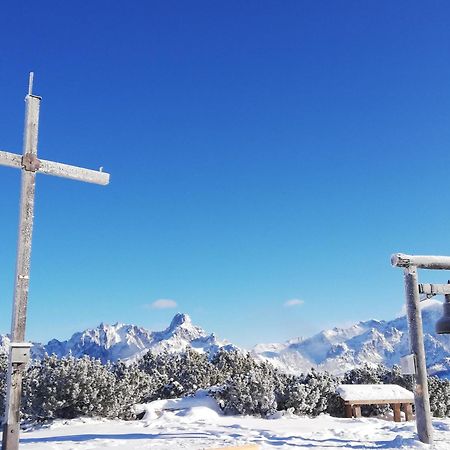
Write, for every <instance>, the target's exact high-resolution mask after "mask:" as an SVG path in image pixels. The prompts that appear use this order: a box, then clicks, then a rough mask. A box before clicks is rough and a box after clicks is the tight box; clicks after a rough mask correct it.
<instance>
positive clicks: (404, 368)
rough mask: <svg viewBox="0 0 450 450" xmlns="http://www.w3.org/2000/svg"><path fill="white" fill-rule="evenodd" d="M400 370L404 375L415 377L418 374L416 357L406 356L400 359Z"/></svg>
mask: <svg viewBox="0 0 450 450" xmlns="http://www.w3.org/2000/svg"><path fill="white" fill-rule="evenodd" d="M400 369H401V372H402V374H403V375H415V374H416V373H417V362H416V355H414V354H411V355H405V356H402V357H401V358H400Z"/></svg>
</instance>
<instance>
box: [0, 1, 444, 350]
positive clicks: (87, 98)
mask: <svg viewBox="0 0 450 450" xmlns="http://www.w3.org/2000/svg"><path fill="white" fill-rule="evenodd" d="M449 23H450V5H449V3H448V2H447V1H433V2H421V1H420V2H419V1H396V2H392V1H387V0H386V1H381V0H376V1H370V0H368V1H364V2H361V1H359V0H358V1H331V0H329V1H318V0H311V1H302V0H296V1H282V2H280V1H265V0H258V1H256V0H254V1H242V0H239V1H233V0H227V1H222V2H219V1H211V0H205V1H196V0H194V1H189V2H188V1H184V0H179V1H170V0H161V1H139V2H138V1H128V2H111V1H92V2H60V1H52V2H50V1H42V2H31V1H28V2H7V3H6V4H3V6H2V13H1V15H0V38H1V51H0V69H1V70H0V98H1V107H0V148H1V149H3V150H9V151H14V152H21V147H22V128H23V113H24V103H23V98H24V95H25V93H26V85H27V73H28V72H29V71H30V70H34V71H35V73H36V80H35V92H36V93H37V94H39V95H42V96H43V101H42V107H41V123H40V125H41V126H40V139H39V155H40V156H41V157H42V158H45V159H53V160H59V161H62V162H67V163H72V164H77V165H81V166H86V167H92V168H96V167H99V166H104V167H105V170H107V171H109V172H110V173H111V174H112V178H111V184H110V186H108V187H99V186H93V185H87V184H86V185H85V184H82V183H77V182H73V181H68V180H63V179H58V178H51V177H45V176H43V175H41V176H39V177H38V185H37V201H36V214H35V217H36V221H35V234H34V244H33V245H34V247H33V255H32V272H31V280H32V281H31V290H30V303H29V320H28V332H27V337H28V338H29V339H33V340H42V341H45V340H47V339H49V338H51V337H58V338H67V337H69V336H70V335H71V334H72V333H73V332H74V331H77V330H79V329H82V328H85V327H88V326H95V325H97V324H98V323H100V322H101V321H105V322H109V323H112V322H116V321H120V322H132V323H136V324H139V325H142V326H145V327H148V328H153V329H160V328H163V327H164V326H166V325H167V323H168V321H169V320H170V318H171V317H172V315H173V314H174V313H175V312H177V311H182V312H187V313H189V314H190V315H191V316H192V318H193V320H194V322H195V323H197V324H199V325H201V326H203V327H204V328H205V329H207V330H209V331H215V332H216V333H217V334H218V335H219V336H221V337H224V338H228V339H229V340H231V341H233V342H235V343H237V344H240V345H247V346H248V345H251V344H254V343H256V342H261V341H263V342H264V341H265V342H267V341H282V340H284V339H287V338H290V337H294V336H300V335H303V336H307V335H310V334H311V333H313V332H315V331H318V330H320V329H322V328H325V327H329V326H334V325H343V324H349V323H351V322H353V321H358V320H363V319H368V318H372V317H374V318H391V317H393V316H394V315H396V314H397V313H398V312H399V311H400V310H401V308H402V305H403V302H404V300H403V285H402V275H401V271H400V270H399V269H393V268H391V267H390V264H389V258H390V255H391V253H393V252H397V251H403V252H411V253H425V254H427V253H434V254H450V225H449V224H450V207H449V192H450V182H449V178H450V164H449V163H450V157H449V147H450V26H449ZM0 189H1V192H2V195H1V196H0V211H1V222H0V227H1V243H0V249H1V251H0V306H1V312H0V331H1V332H7V331H8V330H9V326H10V325H9V324H10V311H11V297H12V286H13V277H14V266H15V248H16V228H17V216H18V197H19V171H17V170H13V169H9V168H1V167H0ZM425 275H427V279H428V280H430V279H433V280H434V279H439V280H441V281H443V282H445V281H446V279H447V278H446V277H447V275H446V274H439V275H440V276H439V277H438V276H437V275H436V274H432V276H431V275H430V276H428V275H429V274H425ZM158 299H171V300H174V301H175V302H176V303H177V305H178V306H177V307H176V308H175V309H159V310H158V309H153V308H151V306H150V305H151V304H152V303H153V302H155V301H156V300H158ZM293 299H299V300H302V301H303V302H304V303H303V304H301V305H298V304H297V305H294V306H291V307H286V306H284V303H285V302H286V301H288V300H293Z"/></svg>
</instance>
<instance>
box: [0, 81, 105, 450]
mask: <svg viewBox="0 0 450 450" xmlns="http://www.w3.org/2000/svg"><path fill="white" fill-rule="evenodd" d="M32 87H33V73H31V74H30V80H29V85H28V94H27V96H26V97H25V102H26V113H25V130H24V137H23V153H22V154H21V155H17V154H15V153H10V152H6V151H0V165H3V166H8V167H14V168H16V169H20V170H21V172H22V186H21V195H20V217H19V236H18V243H17V262H16V275H15V281H14V304H13V314H12V323H11V349H10V354H9V364H8V382H7V392H6V411H5V416H4V426H3V441H2V450H17V449H18V447H19V412H20V396H21V390H22V374H23V369H24V367H25V363H26V359H27V358H26V357H25V358H24V356H26V355H27V352H26V351H24V350H18V349H24V348H26V347H27V346H26V344H25V343H24V340H25V325H26V312H27V302H28V287H29V280H30V277H29V275H30V256H31V237H32V233H33V217H34V216H33V214H34V191H35V180H36V174H37V173H43V174H45V175H55V176H57V177H63V178H70V179H72V180H78V181H84V182H87V183H95V184H101V185H106V184H108V183H109V174H107V173H105V172H103V171H102V170H99V171H96V170H90V169H83V168H81V167H75V166H70V165H67V164H61V163H57V162H53V161H46V160H45V159H38V157H37V144H38V128H39V107H40V103H41V97H39V96H37V95H33V93H32ZM16 355H21V357H20V358H17V357H16Z"/></svg>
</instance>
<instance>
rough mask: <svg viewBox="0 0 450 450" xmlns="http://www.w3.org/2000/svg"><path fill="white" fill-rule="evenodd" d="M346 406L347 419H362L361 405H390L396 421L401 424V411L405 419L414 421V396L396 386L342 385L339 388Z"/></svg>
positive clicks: (338, 391)
mask: <svg viewBox="0 0 450 450" xmlns="http://www.w3.org/2000/svg"><path fill="white" fill-rule="evenodd" d="M337 393H338V394H339V395H340V397H341V398H342V400H344V404H345V417H361V405H390V406H391V408H392V409H393V410H394V421H395V422H401V414H400V412H401V410H402V409H403V412H404V413H405V419H406V420H407V421H408V420H412V418H413V413H412V405H413V403H414V394H413V393H412V392H410V391H408V390H407V389H405V388H402V387H401V386H397V385H395V384H341V385H340V386H338V388H337Z"/></svg>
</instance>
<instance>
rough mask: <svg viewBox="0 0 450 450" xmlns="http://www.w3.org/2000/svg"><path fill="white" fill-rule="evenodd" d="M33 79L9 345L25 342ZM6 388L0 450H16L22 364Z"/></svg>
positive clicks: (35, 100)
mask: <svg viewBox="0 0 450 450" xmlns="http://www.w3.org/2000/svg"><path fill="white" fill-rule="evenodd" d="M32 82H33V76H32V74H30V83H29V90H28V95H27V96H26V98H25V101H26V113H25V130H24V140H23V166H24V169H25V170H22V186H21V198H20V213H19V214H20V216H19V236H18V243H17V263H16V275H15V282H14V305H13V313H12V323H11V342H23V341H24V340H25V326H26V313H27V303H28V288H29V280H30V257H31V238H32V233H33V216H34V191H35V182H36V170H37V169H38V164H39V163H38V160H37V142H38V128H39V107H40V102H41V97H38V96H35V95H33V94H32ZM9 359H10V361H9V365H8V384H7V392H6V414H5V419H6V423H5V424H4V427H3V443H2V449H3V450H16V449H18V447H19V445H18V436H19V424H20V417H19V416H20V397H21V395H22V376H23V370H24V368H25V364H23V363H22V364H20V363H18V364H14V363H13V362H12V360H11V357H10V358H9Z"/></svg>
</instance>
